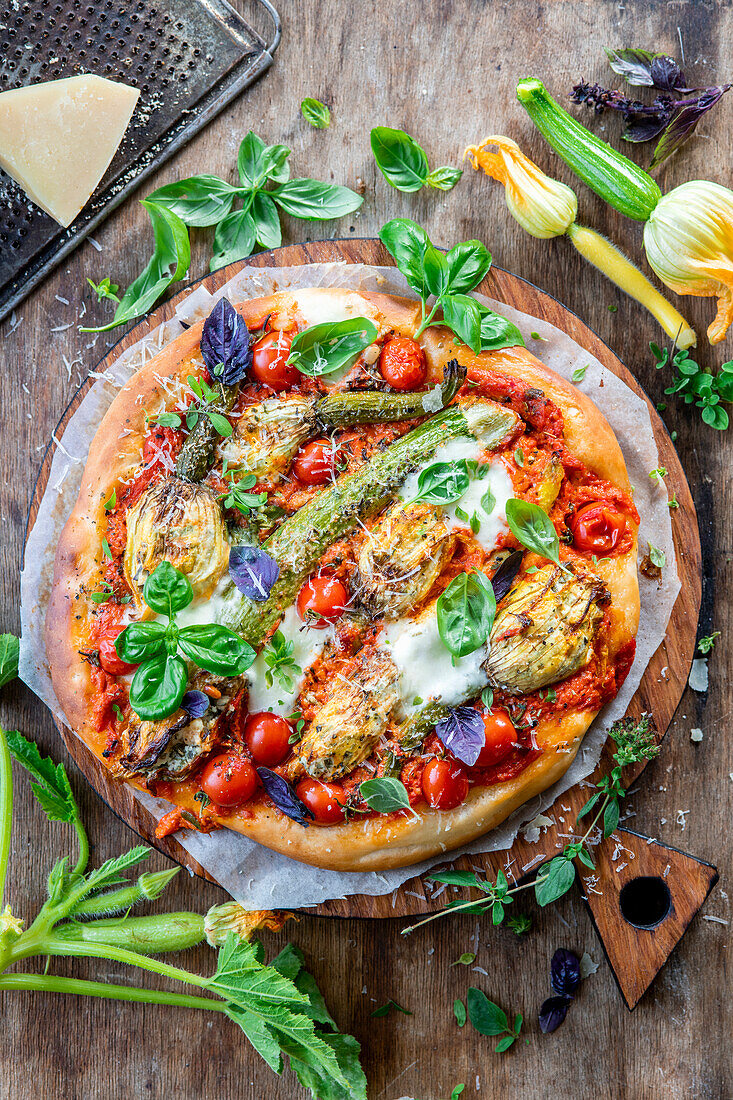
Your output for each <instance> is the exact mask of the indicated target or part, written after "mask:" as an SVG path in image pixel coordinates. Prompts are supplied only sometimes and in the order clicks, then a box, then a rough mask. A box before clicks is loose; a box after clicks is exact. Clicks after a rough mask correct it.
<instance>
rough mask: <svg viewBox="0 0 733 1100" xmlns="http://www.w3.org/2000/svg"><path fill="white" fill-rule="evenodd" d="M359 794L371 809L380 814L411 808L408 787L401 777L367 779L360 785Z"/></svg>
mask: <svg viewBox="0 0 733 1100" xmlns="http://www.w3.org/2000/svg"><path fill="white" fill-rule="evenodd" d="M359 794H360V795H361V797H362V798H363V799H364V801H365V802H366V804H367V806H368V807H369V808H370V809H371V810H376V811H377V813H380V814H389V813H393V812H394V811H395V810H409V808H410V799H409V796H408V794H407V788H406V787H405V785H404V783H400V781H399V779H390V778H388V777H387V776H380V777H379V778H377V779H365V780H364V782H363V783H361V784H360V786H359Z"/></svg>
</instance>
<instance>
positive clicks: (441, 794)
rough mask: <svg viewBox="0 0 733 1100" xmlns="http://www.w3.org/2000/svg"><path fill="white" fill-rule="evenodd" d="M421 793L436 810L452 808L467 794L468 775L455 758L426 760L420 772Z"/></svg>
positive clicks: (458, 804)
mask: <svg viewBox="0 0 733 1100" xmlns="http://www.w3.org/2000/svg"><path fill="white" fill-rule="evenodd" d="M422 793H423V794H424V795H425V798H426V799H427V801H428V803H429V805H431V806H432V807H433V808H434V809H436V810H453V809H455V807H456V806H460V804H461V802H463V800H464V798H465V797H466V795H467V794H468V776H467V775H466V769H465V768H464V766H463V764H460V763H459V762H458V761H457V760H439V759H438V758H437V757H434V758H433V759H432V760H430V761H428V763H427V764H426V766H425V770H424V771H423V773H422Z"/></svg>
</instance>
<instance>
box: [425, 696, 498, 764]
mask: <svg viewBox="0 0 733 1100" xmlns="http://www.w3.org/2000/svg"><path fill="white" fill-rule="evenodd" d="M435 732H436V733H437V735H438V737H439V738H440V740H441V741H442V742H443V744H444V745H445V747H446V748H447V749H450V751H451V752H452V753H453V755H454V756H457V757H458V759H459V760H462V761H463V763H464V764H468V765H469V767H472V766H473V765H474V764H475V763H476V761H477V760H478V758H479V754H480V752H481V749H482V748H483V747H484V744H485V741H486V734H485V731H484V719H483V716H482V715H481V714H480V713H479V712H478V711H477V710H474V709H473V707H454V708H453V710H451V712H450V713H449V714H448V715H447V717H446V718H441V720H440V722H438V724H437V726H436V727H435Z"/></svg>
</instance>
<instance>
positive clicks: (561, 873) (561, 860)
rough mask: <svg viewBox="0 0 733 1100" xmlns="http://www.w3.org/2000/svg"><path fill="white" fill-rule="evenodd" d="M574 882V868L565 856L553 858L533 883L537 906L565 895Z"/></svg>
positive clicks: (547, 903)
mask: <svg viewBox="0 0 733 1100" xmlns="http://www.w3.org/2000/svg"><path fill="white" fill-rule="evenodd" d="M574 882H575V867H574V866H573V862H572V860H571V859H568V858H567V857H566V856H564V855H561V856H555V857H554V859H551V860H550V862H549V863H548V864H547V865H546V866H545V867H543V868H542V871H541V874H540V875H539V876H538V877H537V881H536V882H535V889H534V893H535V898H536V899H537V904H538V905H541V906H543V908H544V906H545V905H549V904H550V903H551V902H553V901H557V899H558V898H561V897H562V896H563V894H567V892H568V890H569V889H570V888H571V886H572V885H573V883H574Z"/></svg>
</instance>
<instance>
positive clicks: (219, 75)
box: [0, 0, 280, 320]
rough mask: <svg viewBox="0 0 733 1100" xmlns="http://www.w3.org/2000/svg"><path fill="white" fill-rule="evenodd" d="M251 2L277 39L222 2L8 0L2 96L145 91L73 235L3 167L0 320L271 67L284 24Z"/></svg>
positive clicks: (3, 4)
mask: <svg viewBox="0 0 733 1100" xmlns="http://www.w3.org/2000/svg"><path fill="white" fill-rule="evenodd" d="M249 4H250V6H251V7H252V8H253V14H254V15H255V17H256V18H257V20H258V22H263V21H266V22H267V23H268V27H269V29H270V33H271V37H270V40H269V42H266V41H265V40H264V39H263V38H262V37H261V36H260V34H258V32H257V31H256V30H255V29H254V28H253V27H252V26H250V24H249V23H247V22H246V21H245V20H244V18H243V17H242V16H241V15H240V14H239V13H238V12H236V11H235V10H234V9H233V8H232V7H230V5H229V4H228V3H227V2H226V0H0V91H3V92H4V91H7V90H8V89H10V88H20V87H23V86H25V85H27V84H34V83H38V82H40V81H43V80H54V79H56V78H58V77H64V76H76V75H78V74H79V73H84V72H90V73H96V74H97V75H99V76H105V77H109V78H110V79H111V80H116V79H119V80H123V81H124V82H125V83H126V84H132V85H134V86H135V87H136V88H139V89H140V99H139V100H138V103H137V107H136V108H135V113H134V114H133V116H132V119H131V121H130V125H129V127H128V130H127V133H126V134H125V136H124V138H123V140H122V144H121V145H120V147H119V149H118V150H117V152H116V153H115V156H114V159H113V160H112V163H111V164H110V166H109V168H108V170H107V172H106V174H105V176H104V178H103V179H102V181H101V183H100V184H99V187H98V188H97V190H96V191H95V192H94V194H93V195H92V198H91V199H90V201H89V202H88V203H87V205H86V206H85V207H84V209H83V210H82V211H81V213H80V214H79V216H78V218H76V220H75V221H74V222H72V224H71V225H70V226H69V227H68V228H67V229H64V228H63V227H62V226H60V225H58V224H57V223H56V222H55V221H54V220H53V218H51V217H49V215H48V214H46V213H44V212H43V211H42V210H40V209H39V208H38V207H37V206H35V205H34V203H32V202H31V201H30V199H28V198H27V196H26V195H25V193H24V192H23V191H22V190H21V188H20V187H18V186H17V184H16V183H15V182H14V181H13V180H11V179H10V178H9V177H8V176H7V175H5V173H4V172H2V171H0V320H1V319H2V318H3V317H5V316H6V315H7V314H8V313H9V312H10V311H11V310H12V309H14V308H15V307H16V306H17V305H18V304H19V302H21V301H22V299H23V298H24V297H25V296H26V295H27V294H28V293H29V292H30V291H31V290H32V289H33V288H34V287H35V286H36V285H37V284H38V283H39V282H40V281H41V279H43V278H44V276H45V275H46V274H48V272H49V271H50V270H51V269H52V268H53V267H55V266H56V264H58V263H59V262H60V261H61V260H62V259H63V258H64V257H65V256H67V255H68V254H69V253H70V252H71V250H72V249H74V248H75V247H76V246H77V245H78V244H79V242H80V241H81V240H83V239H84V237H86V236H87V235H88V234H89V233H91V232H92V231H93V230H94V228H95V227H96V226H97V225H99V223H100V222H101V221H102V220H103V219H104V218H106V217H107V215H108V214H109V212H110V211H111V210H113V209H114V208H115V207H116V206H117V205H119V203H121V202H122V200H123V199H124V198H125V197H126V196H127V195H129V194H130V192H131V191H132V190H133V189H134V188H135V187H137V186H138V184H139V183H140V182H141V181H142V180H144V179H145V178H146V176H149V175H150V173H151V172H153V171H154V170H155V169H156V168H158V167H159V165H161V164H162V163H163V161H165V160H166V159H167V158H168V157H170V156H171V155H172V154H173V153H175V152H176V150H178V149H179V148H180V147H181V146H182V145H183V144H184V143H185V142H186V141H188V139H189V138H190V137H191V136H192V135H193V134H195V133H197V131H198V130H200V129H201V128H202V127H203V126H205V125H206V123H207V122H209V120H210V119H211V118H213V117H214V115H216V114H217V113H218V112H219V111H220V110H221V109H222V107H224V106H225V105H226V104H227V103H229V102H230V100H232V99H233V98H234V97H235V96H236V95H237V94H238V93H239V92H241V91H242V89H243V88H246V87H247V85H249V84H251V83H252V82H253V81H254V80H255V79H256V78H257V77H258V76H259V75H260V74H261V73H263V72H264V71H265V70H266V69H267V68H269V66H270V65H271V64H272V60H273V54H274V52H275V50H276V49H277V46H278V44H279V41H280V18H279V16H278V14H277V12H276V11H275V9H274V7H273V6H272V4H271V3H270V2H269V0H249ZM263 33H265V32H264V31H263Z"/></svg>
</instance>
